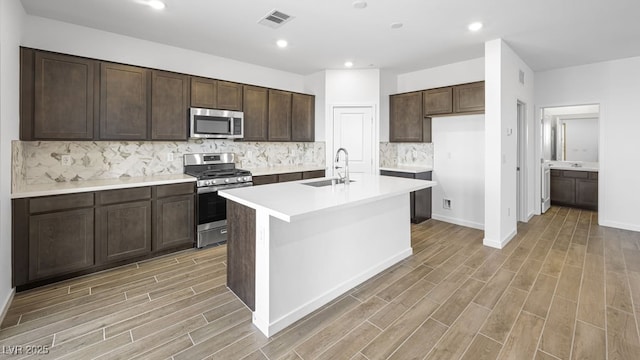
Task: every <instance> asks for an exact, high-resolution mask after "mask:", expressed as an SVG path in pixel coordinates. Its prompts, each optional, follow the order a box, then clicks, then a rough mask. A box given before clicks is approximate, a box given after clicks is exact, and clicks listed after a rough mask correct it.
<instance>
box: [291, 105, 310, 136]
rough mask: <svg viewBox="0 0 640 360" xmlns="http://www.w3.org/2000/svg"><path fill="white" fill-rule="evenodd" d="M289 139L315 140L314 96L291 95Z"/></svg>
mask: <svg viewBox="0 0 640 360" xmlns="http://www.w3.org/2000/svg"><path fill="white" fill-rule="evenodd" d="M291 140H292V141H314V140H315V97H314V96H312V95H306V94H293V95H292V96H291Z"/></svg>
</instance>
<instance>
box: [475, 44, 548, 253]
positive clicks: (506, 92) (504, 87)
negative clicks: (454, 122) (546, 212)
mask: <svg viewBox="0 0 640 360" xmlns="http://www.w3.org/2000/svg"><path fill="white" fill-rule="evenodd" d="M520 71H523V72H524V74H525V84H521V83H520V82H519V72H520ZM485 74H486V76H485V105H486V109H485V238H484V244H485V245H487V246H491V247H496V248H502V247H504V246H505V245H506V244H507V243H508V242H509V241H510V240H511V239H512V238H513V237H514V236H515V234H516V232H517V211H516V203H517V194H516V191H517V184H516V182H517V175H516V165H517V154H518V151H517V102H518V100H520V101H522V102H524V103H525V104H527V119H529V123H528V139H527V142H528V143H531V144H533V139H534V127H533V124H534V117H533V108H534V104H533V71H532V70H531V69H530V68H529V67H528V66H527V65H526V64H525V63H524V61H522V59H520V58H519V57H518V55H517V54H516V53H515V52H513V50H512V49H511V48H510V47H509V46H508V45H507V44H506V43H505V42H504V41H503V40H502V39H496V40H492V41H488V42H486V43H485ZM530 150H531V151H529V153H528V166H529V167H530V169H529V170H530V171H529V172H528V173H529V176H528V185H529V189H530V190H529V191H530V192H531V188H532V187H534V184H533V183H535V180H534V179H535V178H534V177H533V176H531V175H532V174H535V168H539V166H537V164H534V163H535V161H534V155H535V151H533V150H534V147H533V146H530ZM534 191H535V189H534ZM538 193H539V190H538ZM538 197H539V196H538ZM529 200H531V201H529V204H528V207H529V209H528V212H532V211H533V205H532V204H531V202H532V200H533V199H531V193H530V194H529Z"/></svg>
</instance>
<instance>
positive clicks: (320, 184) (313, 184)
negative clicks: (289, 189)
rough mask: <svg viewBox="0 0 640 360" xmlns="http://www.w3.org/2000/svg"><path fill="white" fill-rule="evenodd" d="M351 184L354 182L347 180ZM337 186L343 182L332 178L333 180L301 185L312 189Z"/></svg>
mask: <svg viewBox="0 0 640 360" xmlns="http://www.w3.org/2000/svg"><path fill="white" fill-rule="evenodd" d="M352 182H354V180H349V183H352ZM337 184H344V180H341V179H335V178H334V179H325V180H320V181H312V182H307V183H302V185H307V186H313V187H323V186H329V185H337Z"/></svg>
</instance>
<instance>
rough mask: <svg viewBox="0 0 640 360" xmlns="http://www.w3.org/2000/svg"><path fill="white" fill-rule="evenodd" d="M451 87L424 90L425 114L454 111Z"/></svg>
mask: <svg viewBox="0 0 640 360" xmlns="http://www.w3.org/2000/svg"><path fill="white" fill-rule="evenodd" d="M452 94H453V89H452V88H451V87H445V88H439V89H431V90H425V91H423V92H422V103H423V105H422V110H423V112H424V116H432V115H439V114H450V113H451V112H452V111H453V105H452V99H453V95H452Z"/></svg>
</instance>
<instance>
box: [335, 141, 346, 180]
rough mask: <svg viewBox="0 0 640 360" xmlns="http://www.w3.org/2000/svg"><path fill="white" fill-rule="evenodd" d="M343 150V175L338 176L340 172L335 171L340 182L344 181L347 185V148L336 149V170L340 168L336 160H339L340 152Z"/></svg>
mask: <svg viewBox="0 0 640 360" xmlns="http://www.w3.org/2000/svg"><path fill="white" fill-rule="evenodd" d="M341 151H342V152H344V176H340V172H339V171H336V173H337V174H338V177H339V178H340V181H341V182H344V183H345V184H346V185H349V153H348V152H347V149H345V148H340V149H338V151H336V166H335V168H336V170H338V169H342V167H341V166H338V162H339V161H340V152H341Z"/></svg>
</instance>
